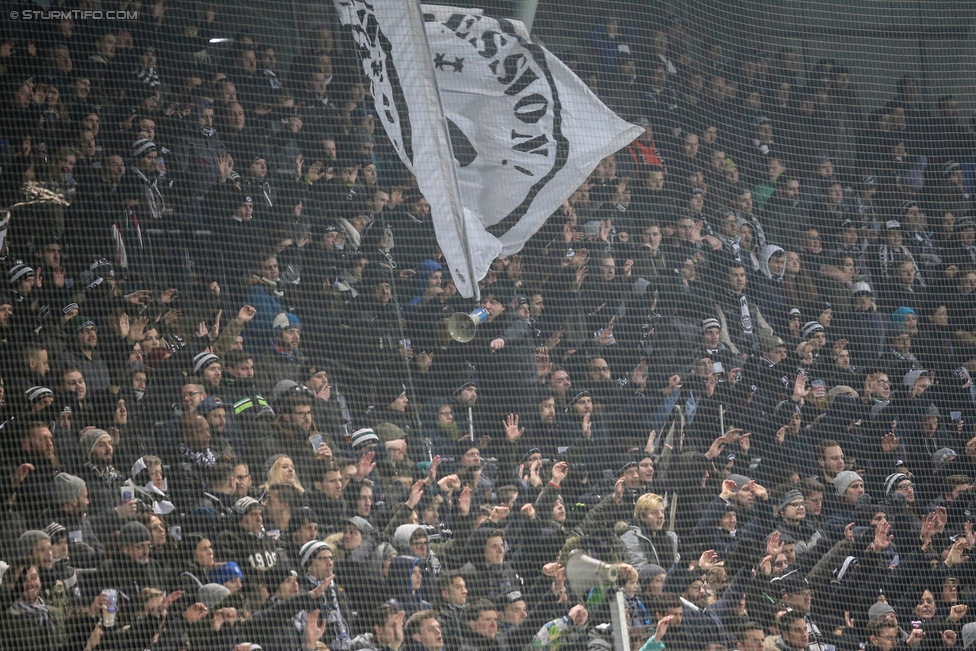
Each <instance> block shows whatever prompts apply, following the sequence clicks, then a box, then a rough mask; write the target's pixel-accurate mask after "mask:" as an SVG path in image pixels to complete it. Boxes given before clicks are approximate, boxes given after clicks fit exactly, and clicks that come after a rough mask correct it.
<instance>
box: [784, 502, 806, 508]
mask: <svg viewBox="0 0 976 651" xmlns="http://www.w3.org/2000/svg"><path fill="white" fill-rule="evenodd" d="M786 506H788V507H790V508H791V509H805V508H807V505H806V504H804V503H803V502H790V503H789V504H787V505H786Z"/></svg>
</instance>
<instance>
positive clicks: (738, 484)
mask: <svg viewBox="0 0 976 651" xmlns="http://www.w3.org/2000/svg"><path fill="white" fill-rule="evenodd" d="M726 479H729V480H731V481H734V482H735V490H739V489H740V488H742V487H743V486H745V485H746V484H748V483H749V482H750V481H751V480H750V479H749V478H748V477H746V476H745V475H737V474H735V473H733V474H731V475H729V476H728V477H727V478H726Z"/></svg>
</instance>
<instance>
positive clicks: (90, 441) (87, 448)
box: [78, 427, 112, 461]
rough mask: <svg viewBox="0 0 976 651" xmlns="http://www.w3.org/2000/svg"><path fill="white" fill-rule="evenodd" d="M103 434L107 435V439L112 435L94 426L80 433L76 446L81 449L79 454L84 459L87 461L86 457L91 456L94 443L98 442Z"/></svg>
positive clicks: (110, 438)
mask: <svg viewBox="0 0 976 651" xmlns="http://www.w3.org/2000/svg"><path fill="white" fill-rule="evenodd" d="M103 436H107V437H108V438H109V440H112V437H111V436H110V435H109V433H108V432H106V431H105V430H103V429H98V428H97V427H95V428H92V429H90V430H88V431H87V432H85V433H84V434H82V435H81V437H80V438H79V439H78V448H79V449H80V450H81V456H82V457H83V458H84V459H85V461H88V459H89V458H90V457H91V453H92V450H93V449H94V448H95V444H96V443H98V441H99V440H101V438H102V437H103Z"/></svg>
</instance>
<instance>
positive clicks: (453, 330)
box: [447, 307, 489, 344]
mask: <svg viewBox="0 0 976 651" xmlns="http://www.w3.org/2000/svg"><path fill="white" fill-rule="evenodd" d="M488 316H489V314H488V310H486V309H485V308H483V307H479V308H477V309H475V310H473V311H471V312H470V313H468V314H465V313H464V312H455V313H454V314H452V315H451V318H449V319H448V320H447V332H448V333H449V334H450V335H451V339H453V340H454V341H458V342H460V343H462V344H466V343H468V342H469V341H471V340H472V339H474V336H475V334H476V333H477V332H478V326H480V325H481V324H482V323H484V322H485V321H487V320H488Z"/></svg>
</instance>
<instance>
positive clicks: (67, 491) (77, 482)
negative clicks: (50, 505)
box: [54, 472, 85, 506]
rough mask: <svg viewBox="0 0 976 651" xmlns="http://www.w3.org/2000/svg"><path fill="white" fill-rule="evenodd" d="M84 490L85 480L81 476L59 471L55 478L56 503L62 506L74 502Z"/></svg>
mask: <svg viewBox="0 0 976 651" xmlns="http://www.w3.org/2000/svg"><path fill="white" fill-rule="evenodd" d="M84 490H85V480H84V479H82V478H81V477H76V476H74V475H69V474H68V473H66V472H61V473H58V475H57V476H56V477H55V478H54V503H55V504H57V505H59V506H60V505H61V504H67V503H68V502H73V501H74V500H76V499H78V497H79V496H80V495H81V494H82V493H83V492H84Z"/></svg>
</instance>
